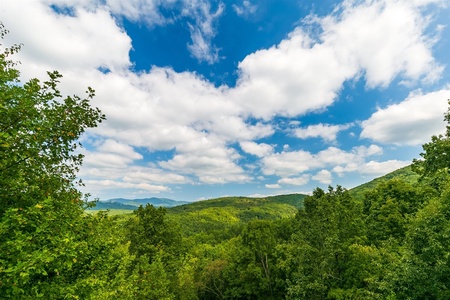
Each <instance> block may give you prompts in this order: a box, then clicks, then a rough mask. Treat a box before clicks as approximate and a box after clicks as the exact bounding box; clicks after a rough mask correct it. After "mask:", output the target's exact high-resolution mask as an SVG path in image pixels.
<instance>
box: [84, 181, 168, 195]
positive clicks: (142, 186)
mask: <svg viewBox="0 0 450 300" xmlns="http://www.w3.org/2000/svg"><path fill="white" fill-rule="evenodd" d="M83 183H84V184H85V185H86V187H89V188H90V189H92V190H97V189H99V188H100V189H118V188H123V189H137V190H144V191H148V192H152V193H160V192H166V191H170V189H169V188H168V187H166V186H163V185H151V184H148V183H131V182H122V181H113V180H84V181H83Z"/></svg>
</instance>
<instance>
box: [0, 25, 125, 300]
mask: <svg viewBox="0 0 450 300" xmlns="http://www.w3.org/2000/svg"><path fill="white" fill-rule="evenodd" d="M7 33H8V31H7V30H6V29H5V28H4V26H3V24H1V23H0V38H1V39H3V38H4V36H5V35H6V34H7ZM0 46H1V50H0V295H2V298H6V299H8V298H11V299H36V298H45V299H61V298H64V297H66V298H76V297H78V298H80V297H81V298H88V295H89V294H90V293H91V292H92V291H93V290H95V287H98V286H99V285H101V284H104V283H105V282H108V280H106V281H101V280H93V278H92V277H91V279H92V280H87V278H89V277H90V276H91V274H92V273H93V270H94V269H95V268H96V267H95V264H96V262H97V263H98V262H101V261H103V262H104V260H103V259H107V257H110V256H111V255H110V253H111V251H112V249H113V248H115V245H116V244H115V242H111V241H110V242H108V241H107V240H108V238H106V239H103V237H107V236H103V235H99V233H100V232H102V231H101V229H100V227H101V225H100V224H103V221H101V220H104V219H105V218H103V217H102V216H98V217H87V216H85V215H84V203H85V202H84V201H83V195H82V193H81V192H80V191H78V189H77V185H78V184H79V183H76V182H75V178H76V173H77V171H78V169H79V167H80V166H81V164H82V159H83V156H82V155H81V154H76V153H74V151H75V150H76V148H77V147H78V146H80V145H81V144H79V143H78V142H77V141H78V139H79V137H80V136H81V134H83V133H84V132H85V130H86V129H87V128H92V127H95V126H97V124H98V123H100V122H101V121H102V120H104V119H105V116H104V115H103V114H102V113H101V112H100V110H99V109H98V108H92V107H91V106H90V100H91V99H92V97H93V96H94V90H93V89H91V88H88V90H87V97H86V98H84V99H83V98H80V97H79V96H68V97H65V98H63V97H62V95H61V93H60V92H59V90H58V87H57V86H58V83H59V79H60V78H61V75H60V74H59V73H58V72H56V71H54V72H49V73H48V76H49V78H48V80H47V81H44V82H43V83H41V82H40V81H39V80H38V79H31V80H29V81H27V82H25V83H22V82H21V81H20V78H19V75H20V74H19V71H18V70H17V69H16V68H15V65H16V63H14V62H13V61H12V60H11V58H10V57H11V55H13V54H15V53H16V52H18V51H19V50H20V47H21V46H20V45H13V46H11V47H9V48H8V47H4V46H3V44H1V45H0ZM97 230H98V231H97ZM111 243H112V244H111ZM115 267H117V266H111V268H115ZM106 269H108V268H106ZM106 269H105V272H107V271H106ZM108 270H109V269H108ZM108 272H109V271H108ZM109 274H114V272H110V273H109ZM111 276H112V275H108V276H106V277H107V278H111ZM94 277H95V276H94ZM85 280H87V281H85ZM88 281H89V282H91V283H92V284H91V285H86V284H85V283H86V282H88Z"/></svg>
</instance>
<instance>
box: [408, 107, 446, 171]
mask: <svg viewBox="0 0 450 300" xmlns="http://www.w3.org/2000/svg"><path fill="white" fill-rule="evenodd" d="M448 103H449V108H448V109H447V112H446V113H445V114H444V121H446V122H447V126H446V128H447V130H446V133H445V135H433V136H432V137H431V142H429V143H426V144H424V145H422V148H423V151H424V152H422V153H420V156H421V157H422V159H414V161H413V165H412V167H413V170H414V171H416V172H417V173H419V174H421V175H422V176H423V177H431V176H432V175H435V174H436V173H437V172H439V171H440V170H444V171H445V173H447V175H448V172H449V168H450V99H449V100H448Z"/></svg>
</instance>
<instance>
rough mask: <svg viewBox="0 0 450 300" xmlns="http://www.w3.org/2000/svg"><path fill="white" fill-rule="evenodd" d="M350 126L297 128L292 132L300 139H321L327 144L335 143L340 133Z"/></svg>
mask: <svg viewBox="0 0 450 300" xmlns="http://www.w3.org/2000/svg"><path fill="white" fill-rule="evenodd" d="M350 126H351V125H350V124H346V125H330V124H317V125H309V126H308V127H306V128H295V129H293V130H292V132H293V134H294V136H296V137H298V138H300V139H307V138H314V137H320V138H322V139H323V140H324V141H326V142H329V143H330V142H335V141H336V136H337V134H338V133H339V131H342V130H346V129H348V128H349V127H350Z"/></svg>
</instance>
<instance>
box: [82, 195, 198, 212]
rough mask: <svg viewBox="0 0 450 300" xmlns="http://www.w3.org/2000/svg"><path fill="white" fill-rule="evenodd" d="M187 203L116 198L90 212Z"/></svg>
mask: <svg viewBox="0 0 450 300" xmlns="http://www.w3.org/2000/svg"><path fill="white" fill-rule="evenodd" d="M188 203H190V202H187V201H176V200H172V199H167V198H156V197H152V198H142V199H124V198H114V199H109V200H104V201H97V202H96V205H95V207H93V208H90V210H107V209H109V210H115V209H120V210H135V209H136V208H138V207H139V206H141V205H142V206H145V205H147V204H151V205H153V206H155V207H160V206H162V207H175V206H178V205H183V204H188Z"/></svg>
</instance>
